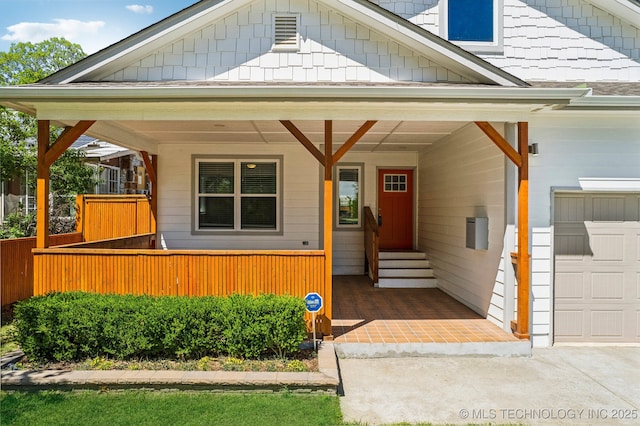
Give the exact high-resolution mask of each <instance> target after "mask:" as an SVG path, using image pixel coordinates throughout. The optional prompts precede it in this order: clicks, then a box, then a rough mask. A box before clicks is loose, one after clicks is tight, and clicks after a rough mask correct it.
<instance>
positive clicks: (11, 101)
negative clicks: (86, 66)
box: [0, 85, 625, 107]
mask: <svg viewBox="0 0 640 426" xmlns="http://www.w3.org/2000/svg"><path fill="white" fill-rule="evenodd" d="M589 94H590V89H585V88H532V87H528V88H521V87H500V86H485V87H477V86H474V87H464V86H463V85H460V86H440V87H437V86H436V87H434V86H427V87H415V86H403V87H392V86H375V87H366V86H277V87H274V86H265V87H259V86H258V87H257V86H251V85H249V86H215V87H211V86H208V87H201V86H199V87H184V86H175V87H153V86H151V87H150V86H145V87H100V86H97V87H92V86H78V87H73V86H70V85H65V86H49V85H31V86H13V87H0V103H2V104H3V105H6V106H11V107H13V106H15V105H17V104H23V103H25V102H64V101H70V100H75V101H82V102H87V103H92V102H103V101H124V102H157V101H166V102H171V101H185V100H189V101H198V100H203V101H204V100H206V101H216V100H234V101H243V100H257V99H260V100H264V101H268V100H270V99H277V100H282V99H288V100H300V101H305V100H310V99H314V100H320V101H326V102H331V101H334V100H336V99H349V100H367V99H379V100H385V99H386V100H394V101H402V100H405V99H411V100H419V99H423V100H425V101H429V100H431V101H435V100H438V101H442V102H456V101H460V100H482V101H487V102H489V103H499V102H504V101H516V100H520V101H531V102H534V103H541V102H548V101H557V102H559V103H566V104H569V103H570V102H574V101H575V100H576V99H582V98H584V97H585V96H588V95H589ZM616 98H620V99H621V100H622V99H624V98H625V97H616Z"/></svg>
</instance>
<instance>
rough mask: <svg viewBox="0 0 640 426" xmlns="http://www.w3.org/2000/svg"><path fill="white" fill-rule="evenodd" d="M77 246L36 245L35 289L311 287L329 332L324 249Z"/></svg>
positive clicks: (183, 292)
mask: <svg viewBox="0 0 640 426" xmlns="http://www.w3.org/2000/svg"><path fill="white" fill-rule="evenodd" d="M77 247H78V246H72V247H64V248H54V249H42V250H40V249H38V250H34V261H35V278H34V293H35V294H36V295H38V294H45V293H47V292H50V291H76V290H80V291H89V292H96V293H116V294H147V295H154V296H162V295H176V296H178V295H180V296H208V295H211V296H226V295H230V294H234V293H240V294H253V295H259V294H261V293H274V294H288V295H291V296H298V297H304V296H305V295H306V294H307V293H308V292H311V291H315V292H318V293H320V294H321V295H322V296H323V297H324V301H325V304H324V305H325V306H324V309H323V310H322V311H321V312H320V314H321V315H319V322H320V324H319V326H320V328H321V330H322V331H323V332H324V333H325V334H331V328H330V327H331V321H330V316H331V284H330V283H331V281H329V283H327V280H325V253H324V251H321V250H309V251H280V250H278V251H247V250H239V251H205V250H144V249H138V250H129V249H116V250H114V249H100V248H91V249H87V248H77ZM325 319H326V321H325ZM307 320H308V321H310V320H311V316H310V315H308V318H307Z"/></svg>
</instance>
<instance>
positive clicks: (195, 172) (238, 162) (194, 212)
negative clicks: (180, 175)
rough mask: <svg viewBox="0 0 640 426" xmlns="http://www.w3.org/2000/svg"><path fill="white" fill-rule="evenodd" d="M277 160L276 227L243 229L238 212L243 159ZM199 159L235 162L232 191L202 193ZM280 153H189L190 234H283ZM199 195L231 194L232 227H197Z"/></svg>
mask: <svg viewBox="0 0 640 426" xmlns="http://www.w3.org/2000/svg"><path fill="white" fill-rule="evenodd" d="M247 162H249V163H276V193H275V197H276V228H275V229H264V230H263V229H242V212H241V200H242V197H243V196H242V194H241V184H242V180H241V179H240V176H241V174H240V173H241V167H242V163H247ZM200 163H234V191H233V194H202V193H200V191H199V187H200V182H199V167H198V166H199V164H200ZM282 164H283V157H282V156H246V157H245V156H223V155H215V156H213V155H193V156H192V184H191V193H192V195H191V200H192V201H191V220H192V224H191V234H193V235H282V234H283V225H282V218H283V197H282V193H283V177H282V175H283V165H282ZM200 196H226V197H230V196H233V199H234V228H233V229H218V228H200V209H199V206H200ZM247 196H251V197H254V196H257V197H260V196H264V197H273V196H274V194H262V195H260V194H247Z"/></svg>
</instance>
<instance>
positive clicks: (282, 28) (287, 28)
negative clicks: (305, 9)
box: [273, 15, 299, 51]
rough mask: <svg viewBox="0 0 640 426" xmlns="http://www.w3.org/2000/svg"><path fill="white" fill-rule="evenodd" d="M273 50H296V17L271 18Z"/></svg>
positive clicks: (280, 16)
mask: <svg viewBox="0 0 640 426" xmlns="http://www.w3.org/2000/svg"><path fill="white" fill-rule="evenodd" d="M273 28H274V36H273V39H274V43H273V50H288V51H292V50H294V51H295V50H298V49H299V44H298V40H299V37H298V15H275V16H274V17H273Z"/></svg>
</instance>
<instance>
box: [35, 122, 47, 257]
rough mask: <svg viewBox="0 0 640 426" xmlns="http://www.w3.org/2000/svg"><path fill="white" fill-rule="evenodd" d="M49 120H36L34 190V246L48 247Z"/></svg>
mask: <svg viewBox="0 0 640 426" xmlns="http://www.w3.org/2000/svg"><path fill="white" fill-rule="evenodd" d="M48 149H49V120H38V163H37V164H38V166H37V167H38V171H37V190H36V247H37V248H48V247H49V166H48V165H47V162H46V160H45V159H46V154H47V150H48Z"/></svg>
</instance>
